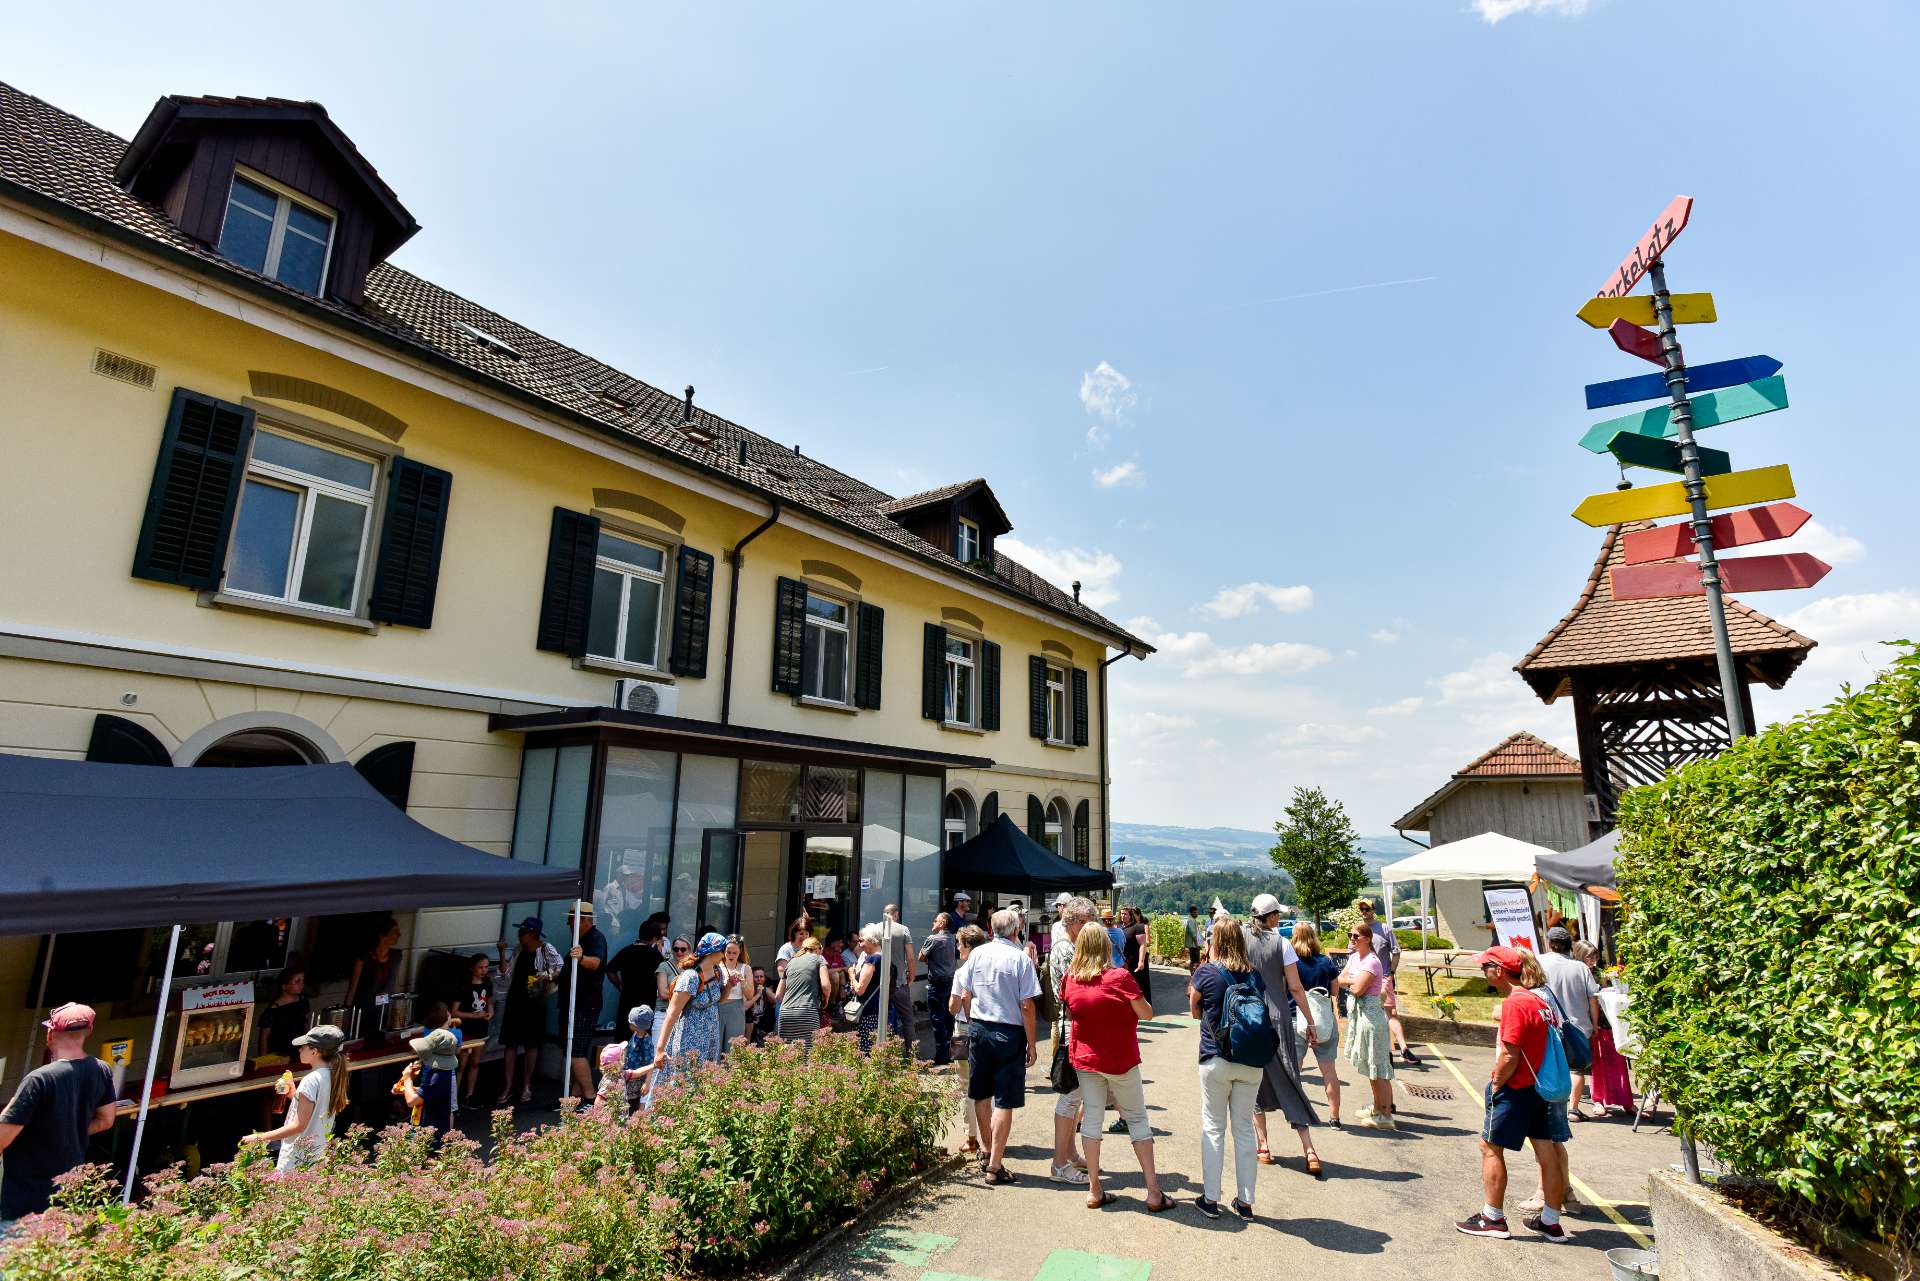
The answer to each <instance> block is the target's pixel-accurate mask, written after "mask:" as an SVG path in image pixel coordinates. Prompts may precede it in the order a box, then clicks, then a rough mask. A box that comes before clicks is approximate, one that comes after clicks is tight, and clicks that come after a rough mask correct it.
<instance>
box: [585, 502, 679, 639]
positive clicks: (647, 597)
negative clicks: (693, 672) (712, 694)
mask: <svg viewBox="0 0 1920 1281" xmlns="http://www.w3.org/2000/svg"><path fill="white" fill-rule="evenodd" d="M666 590H667V552H666V549H665V548H663V547H656V546H654V545H653V544H652V543H643V542H641V541H640V540H638V539H635V538H627V537H624V536H622V535H620V534H615V533H611V532H609V531H607V530H605V529H602V530H601V531H600V545H599V548H598V556H597V559H596V560H595V562H594V567H593V609H592V613H591V614H589V615H588V618H587V653H588V654H589V655H590V656H591V657H594V658H604V659H609V660H611V661H613V662H616V663H623V664H627V665H629V666H632V667H640V668H645V669H646V670H648V671H657V670H659V667H660V602H661V601H662V600H663V599H664V598H665V596H666Z"/></svg>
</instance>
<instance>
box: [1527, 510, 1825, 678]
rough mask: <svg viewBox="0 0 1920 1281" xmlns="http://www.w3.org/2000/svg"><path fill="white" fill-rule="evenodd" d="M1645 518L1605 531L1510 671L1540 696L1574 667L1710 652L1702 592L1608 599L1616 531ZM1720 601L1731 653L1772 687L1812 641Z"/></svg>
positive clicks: (1619, 559)
mask: <svg viewBox="0 0 1920 1281" xmlns="http://www.w3.org/2000/svg"><path fill="white" fill-rule="evenodd" d="M1651 524H1652V522H1651V521H1636V522H1634V523H1632V524H1627V525H1614V526H1612V527H1610V528H1609V529H1608V530H1607V533H1606V537H1605V538H1604V539H1603V540H1602V541H1601V544H1600V554H1599V555H1598V556H1597V557H1595V558H1594V562H1593V570H1592V572H1591V573H1589V574H1588V575H1587V582H1586V585H1585V586H1584V587H1582V588H1581V590H1580V598H1579V599H1578V600H1576V601H1575V602H1574V604H1573V608H1572V609H1571V610H1569V611H1568V612H1567V615H1566V617H1564V618H1562V619H1561V620H1560V621H1559V622H1557V623H1555V624H1554V625H1553V628H1552V630H1550V631H1548V632H1547V634H1546V635H1545V636H1543V637H1541V639H1540V643H1539V644H1538V645H1535V646H1534V647H1533V648H1532V649H1531V650H1529V651H1527V656H1526V657H1525V658H1523V659H1521V660H1520V662H1519V663H1518V664H1516V665H1515V667H1514V670H1515V671H1517V672H1519V673H1520V674H1521V675H1522V676H1524V677H1526V679H1527V683H1528V684H1530V685H1532V686H1533V688H1534V691H1535V692H1536V693H1538V694H1539V695H1540V697H1541V698H1543V699H1545V700H1546V701H1547V702H1552V701H1553V700H1554V699H1555V698H1557V697H1559V695H1560V694H1561V693H1562V692H1564V688H1565V679H1564V676H1565V673H1567V672H1569V671H1572V670H1574V669H1578V668H1590V667H1620V666H1629V665H1634V664H1642V663H1666V662H1678V661H1685V660H1690V659H1711V658H1712V657H1713V653H1714V650H1713V628H1712V625H1711V624H1710V623H1709V622H1708V621H1707V602H1706V598H1705V597H1701V596H1670V597H1663V598H1658V599H1654V600H1615V599H1614V598H1613V585H1612V582H1611V580H1610V579H1609V577H1608V573H1609V571H1611V570H1614V569H1617V568H1619V567H1620V566H1622V565H1624V564H1626V553H1625V550H1624V548H1623V547H1622V545H1621V535H1622V534H1627V533H1632V532H1633V531H1635V530H1640V529H1646V528H1648V527H1649V526H1650V525H1651ZM1726 606H1727V633H1728V635H1729V636H1730V637H1731V638H1732V641H1733V652H1734V654H1735V655H1736V656H1737V657H1740V658H1745V659H1748V660H1749V662H1748V667H1749V668H1750V670H1752V671H1753V672H1754V673H1755V674H1756V675H1758V676H1759V677H1760V678H1761V679H1763V680H1765V681H1766V682H1767V683H1768V684H1770V685H1773V686H1774V687H1776V688H1778V687H1779V686H1780V685H1783V684H1785V683H1786V680H1787V677H1789V676H1791V675H1792V674H1793V670H1794V669H1795V668H1796V667H1798V666H1799V665H1800V662H1801V660H1802V659H1804V658H1805V657H1806V654H1807V651H1808V650H1810V649H1812V648H1813V646H1814V642H1813V641H1811V640H1809V639H1808V638H1807V637H1805V636H1802V635H1801V634H1800V633H1799V632H1796V631H1794V630H1793V629H1792V628H1791V627H1787V626H1785V625H1783V624H1781V623H1777V622H1775V621H1774V620H1773V619H1771V618H1768V617H1767V616H1766V615H1765V614H1762V613H1761V612H1760V611H1759V610H1757V609H1754V608H1753V607H1751V606H1749V605H1746V604H1743V603H1742V602H1740V601H1737V600H1735V599H1734V598H1733V597H1731V596H1728V597H1727V598H1726Z"/></svg>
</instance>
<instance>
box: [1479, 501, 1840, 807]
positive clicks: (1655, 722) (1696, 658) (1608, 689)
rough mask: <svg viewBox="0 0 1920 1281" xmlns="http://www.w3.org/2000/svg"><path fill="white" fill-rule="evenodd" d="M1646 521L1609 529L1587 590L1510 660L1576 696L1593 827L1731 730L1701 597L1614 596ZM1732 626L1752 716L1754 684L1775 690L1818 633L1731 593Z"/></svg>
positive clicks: (1536, 681) (1540, 682)
mask: <svg viewBox="0 0 1920 1281" xmlns="http://www.w3.org/2000/svg"><path fill="white" fill-rule="evenodd" d="M1646 527H1647V525H1646V523H1645V522H1641V523H1637V524H1631V525H1615V526H1613V527H1612V528H1610V529H1608V530H1607V533H1606V538H1605V540H1604V541H1603V542H1602V543H1601V545H1600V555H1599V556H1598V557H1597V558H1595V560H1594V562H1593V572H1592V573H1591V574H1589V575H1588V576H1587V583H1586V586H1585V587H1584V588H1582V589H1581V592H1580V599H1579V600H1577V601H1575V602H1574V606H1573V608H1572V610H1570V611H1568V613H1567V616H1566V617H1565V618H1562V619H1561V620H1560V621H1559V622H1557V623H1555V624H1554V625H1553V628H1552V630H1550V631H1549V632H1548V633H1547V634H1546V635H1545V636H1544V637H1542V638H1541V640H1540V643H1539V644H1538V645H1535V646H1534V647H1533V649H1532V650H1531V651H1529V652H1528V654H1527V656H1526V657H1525V658H1523V659H1521V660H1520V662H1519V664H1518V665H1517V666H1516V667H1515V668H1514V670H1515V671H1517V672H1519V673H1520V675H1521V676H1523V677H1525V678H1526V681H1527V683H1528V684H1529V685H1531V686H1532V687H1533V691H1534V692H1535V693H1536V694H1538V695H1539V696H1540V697H1541V699H1542V700H1544V701H1545V702H1549V703H1551V702H1553V701H1555V700H1556V699H1559V698H1561V697H1563V696H1565V697H1570V698H1572V699H1573V722H1574V729H1575V732H1576V733H1577V734H1578V736H1579V743H1580V761H1581V766H1582V773H1583V776H1584V777H1583V782H1584V785H1585V788H1586V793H1587V796H1588V798H1589V799H1588V820H1589V823H1590V825H1591V827H1592V830H1593V834H1594V835H1596V836H1597V835H1599V834H1600V833H1601V832H1603V831H1605V830H1606V829H1607V828H1609V827H1611V826H1612V823H1613V811H1614V807H1615V806H1616V804H1618V802H1619V798H1620V793H1621V792H1623V791H1625V790H1626V789H1627V788H1629V787H1638V786H1640V785H1641V784H1643V783H1654V782H1658V781H1659V780H1660V779H1662V778H1665V777H1666V776H1667V775H1668V774H1669V773H1671V772H1672V771H1673V770H1675V769H1677V768H1679V767H1680V766H1682V765H1685V764H1687V763H1688V762H1689V761H1696V760H1700V759H1701V758H1703V757H1707V756H1713V755H1716V754H1717V753H1718V752H1719V751H1720V750H1721V749H1722V748H1724V747H1726V746H1727V744H1728V743H1730V742H1731V741H1732V738H1731V735H1730V734H1729V733H1728V730H1727V709H1726V701H1725V699H1724V698H1723V697H1722V692H1721V686H1720V677H1719V673H1718V670H1717V668H1716V666H1715V663H1714V653H1713V632H1712V629H1711V627H1710V626H1709V624H1708V622H1707V608H1706V602H1705V600H1703V599H1702V598H1700V597H1698V596H1688V597H1673V598H1668V599H1662V600H1632V601H1622V600H1615V599H1614V598H1613V591H1612V588H1611V586H1610V580H1609V578H1608V571H1609V570H1611V569H1613V568H1616V567H1617V566H1619V565H1622V564H1624V563H1625V560H1624V556H1623V553H1622V549H1621V535H1622V534H1624V533H1631V532H1632V531H1634V530H1636V529H1644V528H1646ZM1727 630H1728V632H1729V633H1730V635H1731V636H1732V639H1733V652H1734V657H1735V660H1736V663H1737V665H1738V669H1739V672H1740V689H1739V691H1738V693H1739V698H1740V701H1741V705H1742V706H1743V707H1744V708H1745V709H1746V714H1747V723H1748V724H1752V723H1753V699H1752V694H1751V692H1750V686H1751V685H1752V683H1753V682H1755V681H1759V682H1762V683H1764V684H1766V685H1768V686H1769V687H1771V688H1773V689H1779V688H1780V687H1781V686H1782V685H1785V684H1786V683H1787V679H1788V678H1789V677H1790V676H1792V675H1793V672H1794V669H1795V668H1797V667H1799V666H1800V663H1801V660H1803V659H1804V658H1805V657H1806V656H1807V651H1808V650H1810V649H1812V648H1813V646H1814V642H1813V641H1811V640H1809V639H1808V638H1806V637H1805V636H1802V635H1800V633H1798V632H1796V631H1794V630H1793V629H1792V628H1790V627H1787V626H1784V625H1783V624H1781V623H1778V622H1775V621H1774V620H1773V619H1771V618H1768V617H1767V616H1766V615H1765V614H1762V613H1760V612H1759V611H1758V610H1756V609H1753V608H1751V607H1750V606H1748V605H1745V604H1743V603H1741V602H1740V601H1737V600H1734V599H1733V598H1732V597H1728V598H1727Z"/></svg>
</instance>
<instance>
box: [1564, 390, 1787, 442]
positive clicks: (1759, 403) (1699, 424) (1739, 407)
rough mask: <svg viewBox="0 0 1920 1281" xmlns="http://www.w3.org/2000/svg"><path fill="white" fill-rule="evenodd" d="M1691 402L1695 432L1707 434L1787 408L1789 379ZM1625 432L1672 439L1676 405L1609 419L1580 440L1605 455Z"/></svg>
mask: <svg viewBox="0 0 1920 1281" xmlns="http://www.w3.org/2000/svg"><path fill="white" fill-rule="evenodd" d="M1688 403H1689V404H1691V405H1692V407H1693V429H1694V430H1695V431H1704V430H1706V429H1707V428H1709V427H1717V426H1719V425H1720V424H1721V423H1731V422H1738V421H1739V420H1740V419H1742V418H1755V417H1758V416H1759V415H1761V414H1770V413H1772V412H1774V411H1775V410H1776V409H1785V408H1786V407H1787V380H1786V379H1784V378H1782V377H1781V376H1780V375H1778V374H1775V375H1774V376H1773V377H1771V378H1761V379H1759V380H1757V381H1755V382H1750V383H1741V384H1740V385H1739V386H1738V387H1727V388H1724V389H1723V390H1720V391H1710V392H1708V393H1707V394H1706V395H1704V396H1691V397H1689V398H1688ZM1622 431H1630V432H1633V433H1635V434H1636V435H1640V436H1671V435H1673V406H1671V405H1661V406H1659V407H1658V408H1655V409H1642V410H1640V411H1638V412H1637V413H1631V414H1628V415H1627V416H1626V417H1624V418H1609V419H1608V420H1607V421H1606V422H1603V423H1595V424H1594V425H1593V426H1591V427H1589V428H1587V432H1586V435H1584V436H1582V437H1580V447H1581V448H1582V449H1587V450H1591V451H1593V452H1594V453H1596V454H1604V453H1606V452H1607V442H1608V441H1610V440H1612V439H1613V436H1614V433H1615V432H1622Z"/></svg>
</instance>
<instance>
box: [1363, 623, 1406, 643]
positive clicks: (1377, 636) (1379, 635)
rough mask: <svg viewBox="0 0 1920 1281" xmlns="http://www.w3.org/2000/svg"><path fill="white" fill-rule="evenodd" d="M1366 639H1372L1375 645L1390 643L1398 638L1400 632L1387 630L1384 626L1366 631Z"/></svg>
mask: <svg viewBox="0 0 1920 1281" xmlns="http://www.w3.org/2000/svg"><path fill="white" fill-rule="evenodd" d="M1367 639H1368V640H1370V641H1372V642H1373V643H1374V644H1376V645H1391V644H1393V643H1394V642H1395V641H1397V640H1399V639H1400V633H1399V632H1394V631H1388V630H1387V629H1386V628H1384V627H1382V628H1380V629H1378V630H1377V631H1371V632H1368V633H1367Z"/></svg>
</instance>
